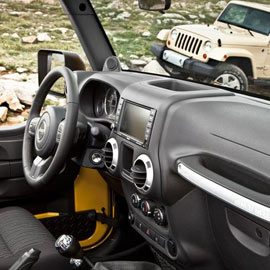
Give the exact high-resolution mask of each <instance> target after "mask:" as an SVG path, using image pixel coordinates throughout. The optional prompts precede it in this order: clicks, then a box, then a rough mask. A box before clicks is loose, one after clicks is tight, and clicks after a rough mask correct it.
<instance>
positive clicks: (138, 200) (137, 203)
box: [130, 193, 142, 208]
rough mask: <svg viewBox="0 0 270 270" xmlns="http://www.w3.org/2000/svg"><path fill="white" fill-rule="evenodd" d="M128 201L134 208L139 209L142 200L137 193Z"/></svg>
mask: <svg viewBox="0 0 270 270" xmlns="http://www.w3.org/2000/svg"><path fill="white" fill-rule="evenodd" d="M130 201H131V204H132V205H133V206H134V207H135V208H140V206H141V201H142V199H141V197H140V196H139V195H138V194H137V193H133V194H132V195H131V199H130Z"/></svg>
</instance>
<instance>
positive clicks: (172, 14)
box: [161, 13, 185, 20]
mask: <svg viewBox="0 0 270 270" xmlns="http://www.w3.org/2000/svg"><path fill="white" fill-rule="evenodd" d="M161 17H163V18H166V19H173V18H174V19H179V20H185V17H184V16H182V15H180V14H177V13H165V14H163V15H162V16H161Z"/></svg>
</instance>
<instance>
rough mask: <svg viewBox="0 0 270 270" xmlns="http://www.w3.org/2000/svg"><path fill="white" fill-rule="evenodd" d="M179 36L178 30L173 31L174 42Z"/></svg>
mask: <svg viewBox="0 0 270 270" xmlns="http://www.w3.org/2000/svg"><path fill="white" fill-rule="evenodd" d="M177 36H178V32H177V30H175V29H174V30H172V32H171V39H172V40H176V38H177Z"/></svg>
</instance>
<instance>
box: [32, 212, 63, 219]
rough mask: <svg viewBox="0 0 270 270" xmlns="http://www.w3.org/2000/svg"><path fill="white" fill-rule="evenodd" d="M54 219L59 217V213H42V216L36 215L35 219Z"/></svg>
mask: <svg viewBox="0 0 270 270" xmlns="http://www.w3.org/2000/svg"><path fill="white" fill-rule="evenodd" d="M52 217H59V213H55V212H48V213H42V214H37V215H35V218H37V219H44V218H52Z"/></svg>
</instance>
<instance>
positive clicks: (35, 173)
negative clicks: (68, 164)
mask: <svg viewBox="0 0 270 270" xmlns="http://www.w3.org/2000/svg"><path fill="white" fill-rule="evenodd" d="M52 160H53V157H52V156H49V157H48V158H46V159H43V158H41V157H39V156H37V157H36V158H35V159H34V161H33V164H32V167H31V170H30V175H31V177H33V178H34V179H37V178H39V177H40V176H42V175H43V174H44V173H45V172H46V171H47V169H48V168H49V166H50V165H51V162H52Z"/></svg>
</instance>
